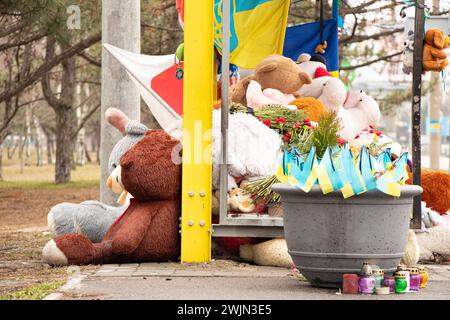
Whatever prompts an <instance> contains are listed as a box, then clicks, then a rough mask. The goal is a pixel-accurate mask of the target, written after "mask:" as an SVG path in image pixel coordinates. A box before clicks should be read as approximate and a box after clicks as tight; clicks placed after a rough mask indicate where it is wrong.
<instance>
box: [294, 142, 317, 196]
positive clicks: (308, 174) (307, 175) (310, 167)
mask: <svg viewBox="0 0 450 320" xmlns="http://www.w3.org/2000/svg"><path fill="white" fill-rule="evenodd" d="M296 159H297V160H298V161H297V160H295V158H294V159H293V161H291V165H290V175H289V178H288V182H289V184H290V185H291V186H294V187H297V188H300V189H302V190H303V191H305V192H309V191H310V190H311V188H312V186H313V185H314V183H315V182H316V180H317V167H318V164H317V158H316V148H315V147H314V146H313V147H312V148H311V150H310V151H309V154H308V157H307V158H306V160H305V161H303V159H302V158H301V157H297V158H296Z"/></svg>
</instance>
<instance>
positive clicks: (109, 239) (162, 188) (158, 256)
mask: <svg viewBox="0 0 450 320" xmlns="http://www.w3.org/2000/svg"><path fill="white" fill-rule="evenodd" d="M178 143H179V141H177V140H175V139H173V138H172V137H171V136H169V135H168V134H167V133H165V132H164V131H161V130H149V131H147V133H146V134H145V137H144V138H143V139H142V140H140V141H139V142H138V143H136V144H135V145H134V146H133V147H132V148H131V149H129V150H128V151H127V152H126V153H125V154H124V155H123V156H122V158H121V160H120V166H121V168H122V170H121V171H122V173H121V177H122V183H123V185H124V187H125V189H126V190H128V191H129V192H130V193H131V194H132V195H133V197H134V199H131V202H130V205H129V206H128V208H127V209H126V211H125V212H124V213H123V215H122V216H121V217H120V218H119V219H117V220H116V222H114V224H113V225H112V226H111V227H110V228H109V230H108V232H107V233H106V235H105V236H104V237H103V240H102V242H100V243H92V242H91V241H90V240H89V239H88V238H87V237H85V236H83V235H80V234H68V235H62V236H59V237H56V238H54V239H53V240H50V241H49V242H48V243H47V244H46V245H45V247H44V249H43V258H44V261H45V262H47V263H48V264H50V265H68V264H90V263H107V262H116V263H125V262H143V261H149V262H152V261H168V260H177V259H178V256H179V251H180V243H179V233H178V223H179V216H180V196H179V195H180V191H181V165H180V164H175V163H174V162H173V161H172V151H173V149H174V147H175V146H176V145H177V144H178Z"/></svg>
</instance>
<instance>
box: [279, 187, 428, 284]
mask: <svg viewBox="0 0 450 320" xmlns="http://www.w3.org/2000/svg"><path fill="white" fill-rule="evenodd" d="M273 190H274V191H276V192H278V193H280V194H281V201H282V204H283V209H284V234H285V237H286V242H287V246H288V249H289V254H290V255H291V256H292V259H293V260H294V263H295V264H296V266H297V268H298V269H299V270H300V272H301V273H302V274H303V275H304V276H305V277H306V279H307V280H308V281H309V282H310V283H311V284H312V285H313V286H318V287H330V288H338V287H341V285H342V275H343V274H344V273H359V271H360V270H361V267H362V264H363V262H368V263H370V264H374V265H378V266H379V267H380V268H382V269H384V270H385V272H392V271H394V270H395V268H396V266H397V264H398V263H399V262H400V259H401V257H402V256H403V250H404V248H405V246H406V242H407V238H408V228H409V221H410V215H411V214H412V203H413V197H414V196H416V195H419V194H420V193H422V188H421V187H419V186H410V185H407V186H402V189H401V197H400V198H394V197H391V196H388V195H386V194H384V193H382V192H381V191H378V190H373V191H368V192H366V193H364V194H361V195H359V196H354V197H351V198H348V199H344V198H343V197H342V194H341V193H340V192H333V193H330V194H327V195H324V194H323V193H322V191H321V190H320V188H319V187H318V186H314V187H313V189H312V190H311V191H310V192H309V193H305V192H303V191H302V190H300V189H297V188H293V187H291V186H289V185H287V184H281V183H278V184H275V185H274V186H273Z"/></svg>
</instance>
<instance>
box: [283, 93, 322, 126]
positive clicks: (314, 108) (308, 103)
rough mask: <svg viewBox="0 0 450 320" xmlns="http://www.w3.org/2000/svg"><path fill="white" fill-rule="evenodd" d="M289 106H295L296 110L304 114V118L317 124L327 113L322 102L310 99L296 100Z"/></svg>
mask: <svg viewBox="0 0 450 320" xmlns="http://www.w3.org/2000/svg"><path fill="white" fill-rule="evenodd" d="M289 104H290V105H294V106H297V109H298V110H302V111H303V112H304V113H305V117H306V118H308V119H309V120H311V121H314V122H318V121H319V119H320V117H321V116H322V115H323V114H324V113H326V112H327V109H325V107H324V105H323V104H322V102H320V101H319V100H318V99H316V98H312V97H305V98H297V99H295V100H294V101H292V102H291V103H289Z"/></svg>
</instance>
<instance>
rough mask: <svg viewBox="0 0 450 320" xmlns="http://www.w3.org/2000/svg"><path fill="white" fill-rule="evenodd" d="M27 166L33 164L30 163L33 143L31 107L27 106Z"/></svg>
mask: <svg viewBox="0 0 450 320" xmlns="http://www.w3.org/2000/svg"><path fill="white" fill-rule="evenodd" d="M25 108H26V109H25V166H29V165H31V163H30V156H31V154H30V144H31V108H30V106H26V107H25Z"/></svg>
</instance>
